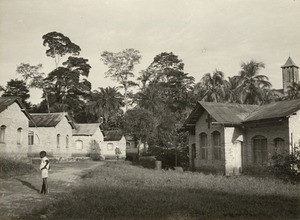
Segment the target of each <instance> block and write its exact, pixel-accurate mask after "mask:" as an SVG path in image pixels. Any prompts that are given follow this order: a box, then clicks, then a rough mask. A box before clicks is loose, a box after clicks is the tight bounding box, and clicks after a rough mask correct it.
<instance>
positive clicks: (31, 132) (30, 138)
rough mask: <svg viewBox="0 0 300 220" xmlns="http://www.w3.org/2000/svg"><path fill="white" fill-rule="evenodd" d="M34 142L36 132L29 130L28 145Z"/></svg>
mask: <svg viewBox="0 0 300 220" xmlns="http://www.w3.org/2000/svg"><path fill="white" fill-rule="evenodd" d="M33 144H34V133H33V131H29V132H28V145H33Z"/></svg>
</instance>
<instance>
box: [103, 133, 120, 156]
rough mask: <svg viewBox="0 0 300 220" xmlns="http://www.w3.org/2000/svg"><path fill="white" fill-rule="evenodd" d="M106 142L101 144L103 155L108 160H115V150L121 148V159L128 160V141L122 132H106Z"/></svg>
mask: <svg viewBox="0 0 300 220" xmlns="http://www.w3.org/2000/svg"><path fill="white" fill-rule="evenodd" d="M103 133H104V142H103V145H102V144H101V154H102V155H103V156H104V157H105V158H106V159H113V158H115V149H116V147H119V149H120V151H121V156H120V157H121V158H126V139H125V137H124V135H123V133H122V131H121V130H112V131H104V132H103Z"/></svg>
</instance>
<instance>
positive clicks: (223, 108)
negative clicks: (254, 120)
mask: <svg viewBox="0 0 300 220" xmlns="http://www.w3.org/2000/svg"><path fill="white" fill-rule="evenodd" d="M199 103H200V105H201V106H203V108H204V109H205V110H206V111H207V112H208V113H209V114H210V115H211V116H212V117H213V118H214V119H215V120H216V121H217V122H220V123H231V124H240V123H241V122H242V121H243V120H244V119H245V118H246V117H247V116H248V115H249V114H250V113H251V112H252V111H254V110H255V109H257V108H258V106H257V105H241V104H233V103H213V102H199Z"/></svg>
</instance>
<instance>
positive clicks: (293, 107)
mask: <svg viewBox="0 0 300 220" xmlns="http://www.w3.org/2000/svg"><path fill="white" fill-rule="evenodd" d="M298 110H300V99H295V100H286V101H280V102H275V103H271V104H268V105H262V106H259V108H258V109H256V110H255V111H253V112H252V113H251V114H250V115H249V116H248V117H247V118H246V119H245V122H249V121H257V120H262V119H271V118H282V117H287V116H289V115H291V114H293V113H294V112H296V111H298Z"/></svg>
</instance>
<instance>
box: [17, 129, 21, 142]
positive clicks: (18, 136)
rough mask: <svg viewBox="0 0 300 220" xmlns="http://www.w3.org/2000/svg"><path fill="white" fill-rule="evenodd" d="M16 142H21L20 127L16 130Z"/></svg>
mask: <svg viewBox="0 0 300 220" xmlns="http://www.w3.org/2000/svg"><path fill="white" fill-rule="evenodd" d="M17 144H22V128H18V130H17Z"/></svg>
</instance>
